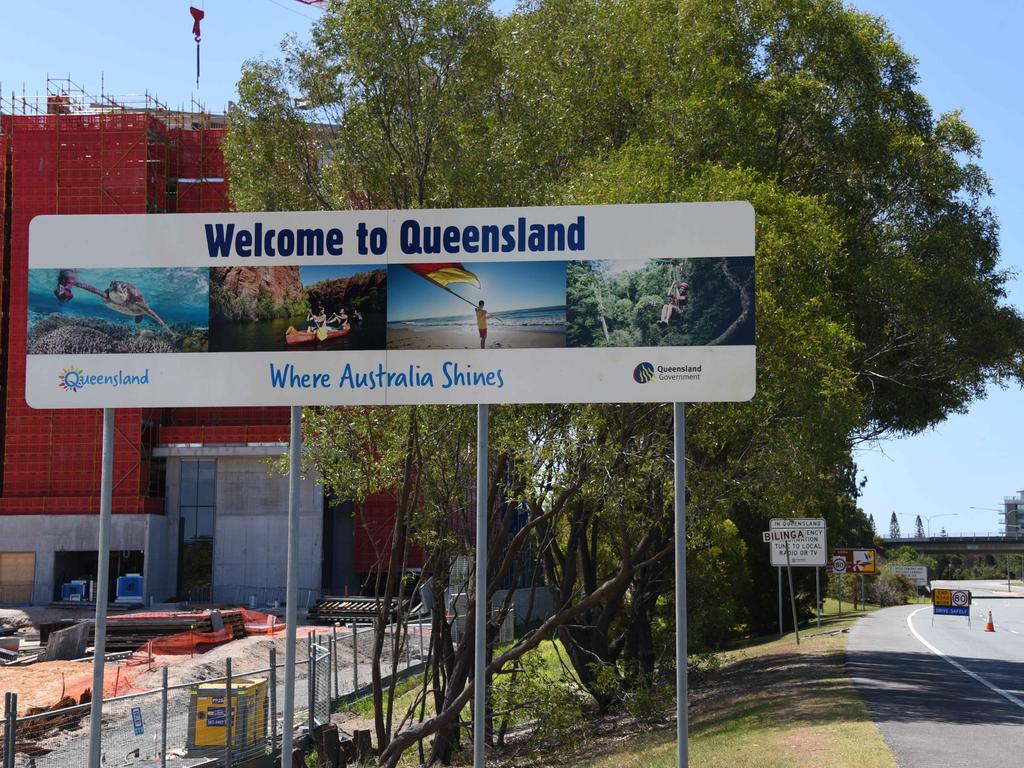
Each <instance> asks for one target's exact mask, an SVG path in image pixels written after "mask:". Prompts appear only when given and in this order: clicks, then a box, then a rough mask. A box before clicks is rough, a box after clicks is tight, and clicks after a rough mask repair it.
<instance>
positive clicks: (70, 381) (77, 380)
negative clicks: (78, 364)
mask: <svg viewBox="0 0 1024 768" xmlns="http://www.w3.org/2000/svg"><path fill="white" fill-rule="evenodd" d="M57 385H58V386H59V387H60V388H61V389H63V390H64V391H65V392H77V391H78V390H80V389H81V388H82V387H84V386H85V371H83V370H82V369H81V368H75V367H73V366H72V367H70V368H65V369H64V370H63V371H61V372H60V375H59V376H58V377H57Z"/></svg>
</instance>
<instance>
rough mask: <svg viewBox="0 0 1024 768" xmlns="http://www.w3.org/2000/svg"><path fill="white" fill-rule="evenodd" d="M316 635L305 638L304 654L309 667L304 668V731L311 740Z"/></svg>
mask: <svg viewBox="0 0 1024 768" xmlns="http://www.w3.org/2000/svg"><path fill="white" fill-rule="evenodd" d="M315 637H316V635H313V634H310V635H308V636H307V639H308V641H309V642H307V643H306V654H307V655H308V656H309V665H308V666H307V667H306V671H307V672H308V676H307V677H306V693H307V694H309V695H308V697H307V698H308V699H309V716H308V717H307V718H306V729H307V730H308V731H309V738H311V739H312V738H313V728H314V726H315V725H316V719H315V717H314V712H313V709H314V707H315V706H316V670H315V669H314V668H313V666H314V664H315V663H316V662H315V659H316V655H315V654H314V652H313V640H314V638H315Z"/></svg>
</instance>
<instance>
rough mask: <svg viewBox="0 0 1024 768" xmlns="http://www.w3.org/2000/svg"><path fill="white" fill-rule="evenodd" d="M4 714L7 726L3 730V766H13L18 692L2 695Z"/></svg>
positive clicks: (15, 745) (7, 767)
mask: <svg viewBox="0 0 1024 768" xmlns="http://www.w3.org/2000/svg"><path fill="white" fill-rule="evenodd" d="M4 715H5V717H6V719H7V728H6V729H5V730H4V768H14V751H15V750H16V749H17V748H18V734H17V730H18V694H16V693H7V694H6V695H5V696H4Z"/></svg>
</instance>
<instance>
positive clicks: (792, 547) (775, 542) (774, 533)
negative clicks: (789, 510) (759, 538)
mask: <svg viewBox="0 0 1024 768" xmlns="http://www.w3.org/2000/svg"><path fill="white" fill-rule="evenodd" d="M768 529H769V530H768V531H766V532H765V533H764V540H765V541H766V542H768V543H770V544H771V547H772V565H773V566H784V565H786V564H787V561H786V546H787V544H788V546H789V561H788V562H789V565H798V566H822V565H825V564H826V563H827V562H828V547H827V541H826V529H825V520H824V518H821V517H776V518H772V520H771V521H770V523H769V525H768Z"/></svg>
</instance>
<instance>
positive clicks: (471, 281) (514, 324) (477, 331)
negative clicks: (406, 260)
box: [388, 261, 565, 349]
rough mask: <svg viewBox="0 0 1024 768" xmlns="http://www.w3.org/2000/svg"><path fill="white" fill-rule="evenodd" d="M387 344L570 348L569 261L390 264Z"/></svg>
mask: <svg viewBox="0 0 1024 768" xmlns="http://www.w3.org/2000/svg"><path fill="white" fill-rule="evenodd" d="M388 286H389V287H388V349H476V348H479V349H523V348H537V347H564V346H565V262H564V261H543V262H486V263H483V262H465V263H462V262H443V263H436V264H392V265H390V266H389V267H388Z"/></svg>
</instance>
